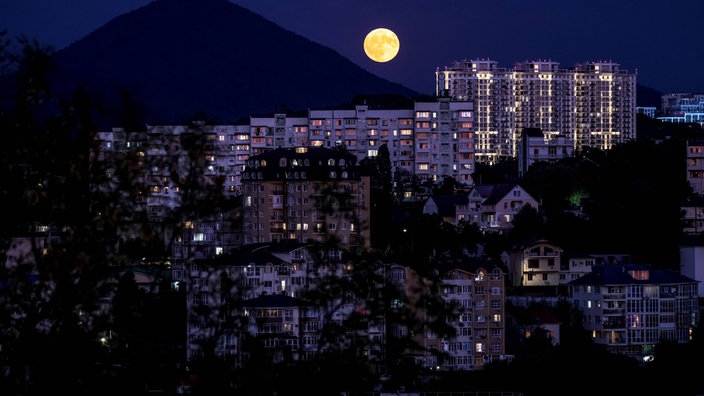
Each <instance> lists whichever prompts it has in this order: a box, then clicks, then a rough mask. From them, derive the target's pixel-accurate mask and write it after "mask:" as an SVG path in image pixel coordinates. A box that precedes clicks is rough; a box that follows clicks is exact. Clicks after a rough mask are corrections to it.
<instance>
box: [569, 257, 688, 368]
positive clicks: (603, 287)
mask: <svg viewBox="0 0 704 396" xmlns="http://www.w3.org/2000/svg"><path fill="white" fill-rule="evenodd" d="M569 289H570V293H569V294H570V298H571V300H572V302H573V305H574V306H575V307H577V308H578V309H580V310H581V311H582V312H583V314H584V321H583V325H584V328H585V330H587V331H588V332H589V334H591V336H592V340H593V342H594V343H597V344H601V345H604V346H605V347H606V349H607V350H608V351H609V352H612V353H619V354H625V355H629V356H633V357H636V358H644V357H646V356H649V355H652V354H653V352H654V348H655V346H656V344H658V343H660V342H663V341H665V340H667V341H670V342H674V343H678V344H684V343H689V342H690V341H691V340H692V332H693V330H694V329H695V327H696V326H698V324H699V319H700V313H699V306H698V281H695V280H694V279H692V278H689V277H687V276H683V275H681V274H680V273H679V272H676V271H671V270H658V269H653V268H652V267H650V266H647V265H638V264H622V263H620V264H619V263H617V264H605V265H595V266H594V267H593V268H592V271H591V272H590V273H589V274H587V275H585V276H583V277H581V278H579V279H577V280H574V281H572V282H570V283H569Z"/></svg>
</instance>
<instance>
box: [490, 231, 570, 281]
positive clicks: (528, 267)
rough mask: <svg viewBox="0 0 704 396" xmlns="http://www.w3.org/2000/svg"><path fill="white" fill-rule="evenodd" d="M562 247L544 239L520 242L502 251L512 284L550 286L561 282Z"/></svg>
mask: <svg viewBox="0 0 704 396" xmlns="http://www.w3.org/2000/svg"><path fill="white" fill-rule="evenodd" d="M562 253H563V252H562V248H560V246H558V245H557V244H555V243H553V242H551V241H548V240H546V239H532V240H528V241H524V242H520V243H517V244H515V245H514V246H512V247H511V249H509V250H508V251H507V252H504V254H503V258H502V260H503V261H504V265H506V267H507V268H508V278H509V282H510V284H511V285H512V286H527V287H537V286H542V287H546V286H550V287H557V286H559V285H560V284H561V281H560V278H561V276H560V275H561V270H560V268H561V260H562Z"/></svg>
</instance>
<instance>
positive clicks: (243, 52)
mask: <svg viewBox="0 0 704 396" xmlns="http://www.w3.org/2000/svg"><path fill="white" fill-rule="evenodd" d="M56 59H57V64H58V65H59V77H57V78H58V79H59V80H60V82H59V83H58V84H59V87H60V88H59V92H64V93H66V94H69V93H70V92H72V90H74V89H75V88H76V87H78V86H84V87H87V88H88V90H89V92H92V93H93V94H94V95H96V97H97V98H98V100H100V102H101V103H102V105H103V106H104V107H106V108H107V109H108V112H107V113H108V114H106V115H105V117H104V118H105V120H103V121H102V123H103V124H105V123H110V122H112V124H111V126H119V123H120V118H121V116H120V114H121V113H122V112H123V111H124V110H123V109H121V108H120V107H121V106H122V105H121V104H120V103H121V101H122V99H121V96H122V95H123V93H129V95H130V96H131V97H133V98H134V100H135V101H137V102H138V103H139V104H140V105H141V107H142V114H143V118H144V121H145V122H147V123H150V124H159V123H186V122H189V121H191V120H192V119H193V118H194V117H195V115H196V114H201V115H205V116H206V117H207V118H208V119H209V120H211V121H213V122H218V123H232V122H235V121H237V120H239V119H241V118H242V117H249V116H251V115H260V114H270V113H273V112H274V111H277V109H280V108H287V109H291V110H293V111H304V110H307V109H309V108H315V107H329V106H334V105H338V104H341V103H348V102H349V101H350V100H351V99H352V98H353V97H355V96H358V95H373V94H395V95H402V96H406V97H411V96H415V95H417V93H416V92H414V91H413V90H411V89H408V88H406V87H404V86H402V85H400V84H397V83H393V82H391V81H388V80H385V79H382V78H380V77H377V76H375V75H373V74H372V73H370V72H368V71H366V70H364V69H362V68H361V67H360V66H358V65H356V64H354V63H352V62H351V61H349V60H347V59H346V58H344V57H343V56H341V55H340V54H339V53H337V52H336V51H334V50H333V49H331V48H329V47H325V46H322V45H320V44H317V43H314V42H312V41H310V40H308V39H306V38H305V37H302V36H300V35H298V34H296V33H293V32H291V31H288V30H286V29H284V28H282V27H280V26H279V25H276V24H275V23H273V22H271V21H269V20H267V19H265V18H263V17H261V16H259V15H257V14H255V13H253V12H251V11H249V10H247V9H245V8H243V7H240V6H238V5H236V4H233V3H231V2H229V1H227V0H205V1H204V0H155V1H152V2H151V3H149V4H147V5H146V6H144V7H141V8H139V9H136V10H134V11H131V12H128V13H125V14H123V15H120V16H118V17H116V18H114V19H112V20H111V21H109V22H108V23H106V24H105V25H103V26H102V27H100V28H98V29H97V30H95V31H94V32H92V33H90V34H89V35H87V36H86V37H84V38H82V39H80V40H78V41H76V42H74V43H73V44H71V45H70V46H68V47H66V48H65V49H63V50H60V51H59V52H58V53H57V57H56Z"/></svg>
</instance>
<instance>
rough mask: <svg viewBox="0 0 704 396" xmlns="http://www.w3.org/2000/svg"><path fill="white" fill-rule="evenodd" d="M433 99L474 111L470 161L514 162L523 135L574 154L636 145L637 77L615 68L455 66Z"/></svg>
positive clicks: (441, 74)
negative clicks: (561, 141)
mask: <svg viewBox="0 0 704 396" xmlns="http://www.w3.org/2000/svg"><path fill="white" fill-rule="evenodd" d="M435 80H436V95H437V96H438V97H448V98H451V99H452V100H462V101H469V102H473V103H474V126H475V128H474V133H475V136H476V141H475V159H476V161H477V162H482V163H488V164H493V163H496V162H497V161H498V160H499V159H501V158H515V157H516V156H517V155H518V144H519V140H520V138H521V133H522V131H523V130H524V129H526V128H539V129H541V130H542V131H543V133H544V134H545V135H546V136H547V139H548V140H551V139H552V138H553V137H557V136H564V137H566V139H568V140H569V141H570V143H571V144H572V145H573V148H574V149H575V150H581V149H583V148H586V147H593V148H597V149H602V150H608V149H610V148H611V147H612V146H613V145H614V144H617V143H621V142H626V141H629V140H633V139H635V138H636V125H635V116H636V110H635V109H636V102H635V101H636V75H635V74H633V73H629V72H627V71H624V70H621V69H620V65H619V64H618V63H614V62H603V61H599V62H591V63H584V64H578V65H575V66H574V68H571V69H564V68H560V67H559V64H558V63H557V62H553V61H542V60H541V61H531V62H528V61H527V62H520V63H517V64H515V65H514V67H513V68H511V69H506V68H500V67H499V65H498V63H497V62H496V61H492V60H484V59H477V60H463V61H456V62H454V63H452V64H451V65H449V66H445V67H444V68H438V69H437V70H436V72H435Z"/></svg>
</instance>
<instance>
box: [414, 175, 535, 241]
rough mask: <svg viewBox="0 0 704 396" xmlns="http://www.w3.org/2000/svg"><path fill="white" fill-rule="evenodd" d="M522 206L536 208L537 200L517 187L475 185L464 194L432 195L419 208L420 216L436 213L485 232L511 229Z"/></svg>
mask: <svg viewBox="0 0 704 396" xmlns="http://www.w3.org/2000/svg"><path fill="white" fill-rule="evenodd" d="M525 205H530V206H532V207H533V208H535V209H538V205H539V203H538V201H537V200H536V199H535V198H533V197H532V196H531V195H530V194H529V193H528V192H527V191H526V190H525V189H523V187H521V186H519V185H517V184H511V183H501V184H478V185H476V186H474V187H472V188H471V189H470V190H469V192H467V193H460V194H456V195H433V196H431V197H430V198H428V200H427V201H426V202H425V204H424V205H423V214H439V215H440V216H442V218H443V220H444V221H447V222H448V223H451V224H457V223H458V222H459V221H460V220H465V221H467V222H469V223H474V224H476V225H478V226H479V228H480V229H482V230H484V231H489V232H503V231H508V230H510V229H511V228H513V218H514V216H515V215H516V214H517V213H518V212H520V210H521V209H523V207H524V206H525Z"/></svg>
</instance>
